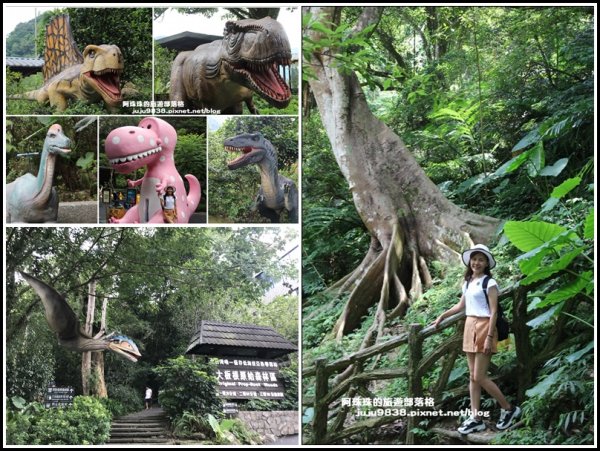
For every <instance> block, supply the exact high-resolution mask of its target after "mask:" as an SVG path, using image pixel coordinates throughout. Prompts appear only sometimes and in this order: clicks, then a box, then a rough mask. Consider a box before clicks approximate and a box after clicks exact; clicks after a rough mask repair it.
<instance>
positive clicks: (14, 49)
mask: <svg viewBox="0 0 600 451" xmlns="http://www.w3.org/2000/svg"><path fill="white" fill-rule="evenodd" d="M35 21H36V19H35V18H32V19H31V20H29V21H27V22H21V23H20V24H18V25H17V26H16V27H15V29H14V30H13V31H11V32H10V33H9V34H8V36H7V37H6V55H7V56H23V57H28V58H34V57H37V56H38V55H36V52H35V43H34V38H35V36H34V33H35ZM39 50H41V49H39Z"/></svg>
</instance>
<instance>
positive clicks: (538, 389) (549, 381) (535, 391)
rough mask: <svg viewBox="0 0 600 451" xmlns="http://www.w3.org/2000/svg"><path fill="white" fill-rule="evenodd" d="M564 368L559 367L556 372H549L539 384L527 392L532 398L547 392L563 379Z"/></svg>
mask: <svg viewBox="0 0 600 451" xmlns="http://www.w3.org/2000/svg"><path fill="white" fill-rule="evenodd" d="M563 369H564V368H559V369H558V370H556V371H555V372H553V373H551V374H549V375H548V376H546V377H545V378H544V379H543V380H542V381H541V382H539V383H538V384H537V385H535V386H534V387H532V388H530V389H529V390H527V391H526V392H525V394H526V395H527V396H528V397H530V398H533V397H535V396H540V395H545V394H546V392H547V391H548V390H549V389H550V387H552V386H553V385H554V384H555V383H556V382H558V381H560V380H561V376H562V372H563Z"/></svg>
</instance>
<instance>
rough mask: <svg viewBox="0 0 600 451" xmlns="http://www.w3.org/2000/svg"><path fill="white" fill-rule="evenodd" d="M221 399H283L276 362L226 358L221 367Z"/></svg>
mask: <svg viewBox="0 0 600 451" xmlns="http://www.w3.org/2000/svg"><path fill="white" fill-rule="evenodd" d="M217 377H218V379H219V395H220V396H221V398H226V399H254V398H257V399H283V397H284V391H283V383H282V382H281V380H280V379H279V363H278V362H276V361H275V360H265V359H252V358H241V357H224V358H221V359H219V362H218V365H217Z"/></svg>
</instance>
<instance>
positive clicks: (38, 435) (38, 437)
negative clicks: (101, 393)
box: [7, 396, 111, 445]
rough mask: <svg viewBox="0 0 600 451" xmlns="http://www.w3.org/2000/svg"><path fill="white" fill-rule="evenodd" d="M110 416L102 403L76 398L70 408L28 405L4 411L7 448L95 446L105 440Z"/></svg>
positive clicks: (96, 400) (90, 399)
mask: <svg viewBox="0 0 600 451" xmlns="http://www.w3.org/2000/svg"><path fill="white" fill-rule="evenodd" d="M110 422H111V415H110V412H109V411H108V410H107V409H106V408H105V407H104V405H103V404H102V402H101V401H100V400H99V399H97V398H94V397H91V396H77V397H76V398H75V399H74V400H73V406H72V407H68V408H63V409H44V408H43V407H42V406H41V404H39V403H32V404H29V405H28V406H26V407H25V408H23V409H21V410H17V411H14V410H13V411H10V410H9V412H8V422H7V444H9V445H98V444H103V443H105V442H106V441H107V440H108V437H109V432H110Z"/></svg>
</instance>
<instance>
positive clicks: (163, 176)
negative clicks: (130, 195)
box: [104, 117, 202, 223]
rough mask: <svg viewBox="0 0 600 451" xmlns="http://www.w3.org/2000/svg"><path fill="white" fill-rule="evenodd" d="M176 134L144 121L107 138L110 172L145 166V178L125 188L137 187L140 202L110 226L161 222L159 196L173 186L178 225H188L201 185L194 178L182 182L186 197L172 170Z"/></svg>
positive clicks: (157, 121)
mask: <svg viewBox="0 0 600 451" xmlns="http://www.w3.org/2000/svg"><path fill="white" fill-rule="evenodd" d="M176 143H177V132H176V131H175V129H174V128H173V126H172V125H171V124H169V123H168V122H166V121H164V120H162V119H159V118H156V117H146V118H144V119H142V120H141V121H140V123H139V125H138V126H137V127H135V126H126V127H119V128H117V129H115V130H113V131H111V132H110V133H109V135H108V136H107V137H106V143H105V145H104V146H105V150H106V157H107V158H108V161H109V163H110V165H111V166H112V168H113V169H115V170H116V171H117V172H119V173H121V174H129V173H131V172H133V171H135V170H136V169H140V168H143V167H144V166H147V170H146V173H145V174H144V177H142V178H141V179H139V180H128V182H127V183H128V186H130V187H134V186H140V185H141V188H140V194H141V196H140V202H139V203H138V204H137V205H135V206H133V207H131V208H130V209H129V210H127V213H125V216H123V217H122V218H121V219H116V218H111V222H113V223H147V222H150V223H162V222H164V219H163V214H162V207H161V204H160V198H159V196H160V195H161V194H163V193H164V192H165V190H166V188H167V186H173V187H174V188H175V193H176V196H177V204H176V205H177V222H178V223H188V222H189V221H190V217H191V215H192V214H193V213H194V211H195V210H196V207H197V206H198V204H199V203H200V197H201V195H202V192H201V190H200V182H199V181H198V179H197V178H196V177H194V176H193V175H190V174H187V175H186V176H185V178H186V179H187V181H188V183H189V185H190V192H189V193H188V194H187V195H186V192H185V186H184V184H183V179H182V178H181V175H179V172H177V168H176V167H175V155H174V154H175V144H176Z"/></svg>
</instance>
